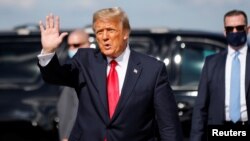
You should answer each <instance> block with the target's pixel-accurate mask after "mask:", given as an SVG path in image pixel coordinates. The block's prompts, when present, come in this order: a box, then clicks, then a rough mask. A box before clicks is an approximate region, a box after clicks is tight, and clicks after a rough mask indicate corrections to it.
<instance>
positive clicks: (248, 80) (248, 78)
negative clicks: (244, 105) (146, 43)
mask: <svg viewBox="0 0 250 141" xmlns="http://www.w3.org/2000/svg"><path fill="white" fill-rule="evenodd" d="M249 72H250V49H249V46H248V48H247V58H246V72H245V73H246V78H245V83H246V85H245V87H246V96H248V93H249V83H250V73H249Z"/></svg>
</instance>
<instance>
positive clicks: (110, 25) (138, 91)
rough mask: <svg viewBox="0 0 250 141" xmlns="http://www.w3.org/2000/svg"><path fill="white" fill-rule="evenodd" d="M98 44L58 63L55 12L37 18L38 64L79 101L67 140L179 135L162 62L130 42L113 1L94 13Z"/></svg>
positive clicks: (135, 140) (177, 139) (167, 139)
mask: <svg viewBox="0 0 250 141" xmlns="http://www.w3.org/2000/svg"><path fill="white" fill-rule="evenodd" d="M92 27H93V30H94V33H95V35H96V40H97V43H98V47H99V49H97V50H94V49H91V48H89V49H79V50H78V52H77V53H76V55H75V56H74V57H73V59H72V60H71V62H69V63H67V64H64V65H60V63H59V61H58V58H57V55H56V54H55V50H56V48H57V47H58V46H59V44H60V43H61V41H62V40H63V37H64V36H66V35H67V33H61V34H59V17H56V18H55V20H54V16H53V15H52V14H51V15H49V16H47V17H46V26H45V27H44V26H43V24H42V22H40V30H41V38H42V46H43V49H42V52H41V54H40V55H38V58H39V67H40V70H41V73H42V76H43V78H44V80H45V81H47V82H49V83H53V84H58V85H67V86H71V87H73V88H75V90H76V92H77V95H78V98H79V107H78V113H77V119H76V122H75V125H74V127H73V130H72V132H71V135H70V138H69V140H70V141H154V140H156V138H158V139H159V140H161V141H181V140H182V130H181V125H180V121H179V117H178V114H177V106H176V101H175V98H174V95H173V93H172V89H171V87H170V84H169V81H168V76H167V71H166V67H165V64H164V63H163V62H160V61H158V60H157V59H155V58H152V57H149V56H146V55H143V54H140V53H137V52H135V51H133V50H131V49H130V47H129V43H128V41H129V33H130V25H129V20H128V17H127V15H126V13H125V12H124V11H123V10H122V9H121V8H118V7H114V8H107V9H101V10H99V11H97V12H95V13H94V15H93V24H92Z"/></svg>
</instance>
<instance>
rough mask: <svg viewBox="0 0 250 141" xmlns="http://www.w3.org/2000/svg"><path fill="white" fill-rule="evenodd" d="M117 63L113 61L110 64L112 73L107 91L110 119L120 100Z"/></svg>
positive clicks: (108, 80) (108, 79)
mask: <svg viewBox="0 0 250 141" xmlns="http://www.w3.org/2000/svg"><path fill="white" fill-rule="evenodd" d="M116 65H117V62H116V61H115V60H112V61H111V62H110V66H111V67H110V71H109V74H108V78H107V90H108V94H107V97H108V106H109V117H110V118H112V116H113V114H114V112H115V108H116V105H117V103H118V100H119V81H118V75H117V72H116V69H115V67H116Z"/></svg>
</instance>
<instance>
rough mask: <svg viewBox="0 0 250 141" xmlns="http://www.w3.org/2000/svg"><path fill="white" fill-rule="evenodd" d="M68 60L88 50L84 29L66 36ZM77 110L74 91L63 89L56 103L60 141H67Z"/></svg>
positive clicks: (87, 36)
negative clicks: (83, 50)
mask: <svg viewBox="0 0 250 141" xmlns="http://www.w3.org/2000/svg"><path fill="white" fill-rule="evenodd" d="M67 42H68V50H67V52H68V58H67V59H70V58H72V57H73V56H74V55H75V53H76V52H77V50H78V49H79V48H89V47H90V42H89V35H88V33H87V32H86V31H85V30H84V29H75V30H74V31H72V32H71V33H70V34H69V36H68V40H67ZM77 109H78V98H77V94H76V92H75V90H74V89H73V88H71V87H63V89H62V93H61V95H60V97H59V99H58V103H57V113H58V118H59V125H58V131H59V137H60V141H68V138H69V135H70V133H71V130H72V128H73V125H74V123H75V119H76V115H77Z"/></svg>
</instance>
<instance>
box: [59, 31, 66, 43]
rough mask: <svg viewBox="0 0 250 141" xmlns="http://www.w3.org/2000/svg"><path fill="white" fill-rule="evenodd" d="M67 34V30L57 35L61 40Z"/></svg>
mask: <svg viewBox="0 0 250 141" xmlns="http://www.w3.org/2000/svg"><path fill="white" fill-rule="evenodd" d="M67 35H68V32H63V33H62V34H61V35H60V36H59V38H60V40H61V41H62V40H63V38H64V37H65V36H67Z"/></svg>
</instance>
